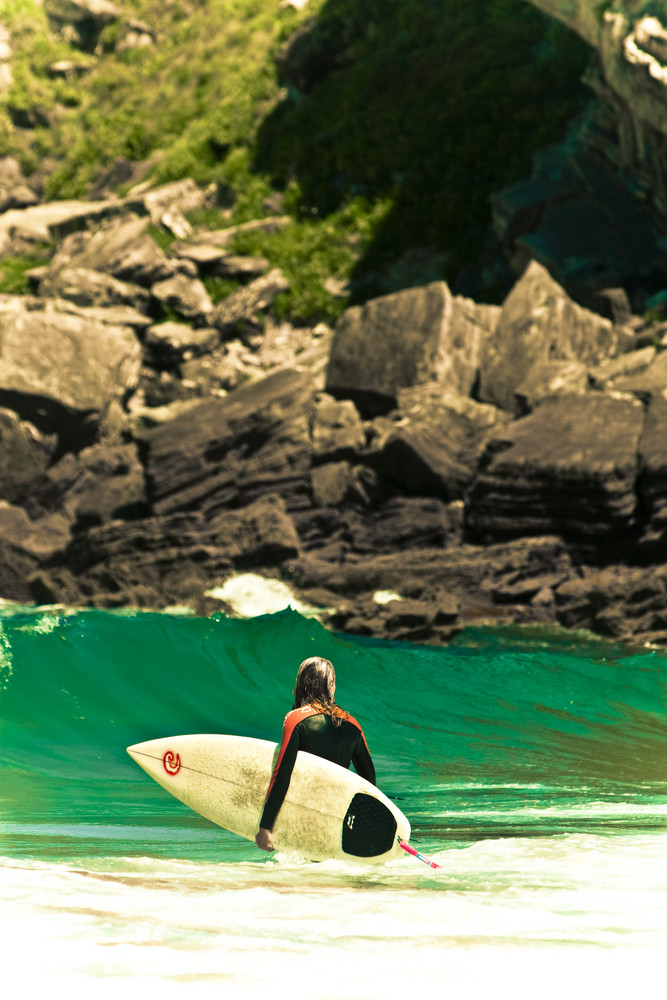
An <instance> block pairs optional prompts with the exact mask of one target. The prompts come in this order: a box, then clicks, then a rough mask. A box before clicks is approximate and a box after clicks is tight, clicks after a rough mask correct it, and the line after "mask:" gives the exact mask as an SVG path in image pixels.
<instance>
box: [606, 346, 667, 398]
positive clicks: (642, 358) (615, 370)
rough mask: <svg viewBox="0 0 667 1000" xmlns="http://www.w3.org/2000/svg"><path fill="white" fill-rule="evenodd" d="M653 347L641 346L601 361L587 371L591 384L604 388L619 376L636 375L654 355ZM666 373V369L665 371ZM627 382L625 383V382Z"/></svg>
mask: <svg viewBox="0 0 667 1000" xmlns="http://www.w3.org/2000/svg"><path fill="white" fill-rule="evenodd" d="M656 353H657V352H656V349H655V347H643V348H641V349H640V350H638V351H629V352H628V353H627V354H622V355H621V356H620V357H619V358H612V359H611V360H610V361H603V362H602V364H601V365H597V366H596V367H595V368H592V369H590V370H589V372H588V377H589V379H590V382H591V384H592V385H593V386H594V387H595V388H596V389H604V388H606V387H609V386H611V385H613V384H614V382H615V380H616V379H617V378H618V377H619V376H623V375H636V374H637V373H638V372H643V371H645V370H646V369H647V368H648V367H649V366H650V365H651V364H652V362H653V361H655V357H656ZM665 374H666V375H667V370H666V372H665ZM626 384H627V383H626Z"/></svg>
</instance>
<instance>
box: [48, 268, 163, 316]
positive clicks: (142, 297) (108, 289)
mask: <svg viewBox="0 0 667 1000" xmlns="http://www.w3.org/2000/svg"><path fill="white" fill-rule="evenodd" d="M39 294H40V295H42V296H44V297H49V296H52V297H57V298H63V299H68V300H70V301H71V302H74V303H76V304H77V305H80V306H97V307H100V308H105V307H106V306H129V307H130V308H131V309H136V310H137V311H141V312H144V313H145V312H147V311H148V306H149V303H150V294H149V292H147V291H146V289H144V288H141V287H140V286H139V285H131V284H129V283H128V282H126V281H119V280H118V278H113V277H112V276H111V275H110V274H103V273H102V272H101V271H93V270H91V269H90V268H84V267H63V268H61V269H59V270H52V269H50V268H47V269H46V273H45V274H44V276H43V277H42V279H41V281H40V282H39Z"/></svg>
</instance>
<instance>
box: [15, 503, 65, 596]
mask: <svg viewBox="0 0 667 1000" xmlns="http://www.w3.org/2000/svg"><path fill="white" fill-rule="evenodd" d="M68 541H69V530H68V526H67V522H66V521H65V520H64V518H60V517H58V516H57V515H56V516H55V517H48V518H42V519H40V520H38V521H32V520H31V519H30V518H29V517H28V515H27V514H26V512H25V511H24V510H22V509H21V508H20V507H15V506H13V505H12V504H9V503H6V502H4V501H0V594H1V595H2V596H3V598H5V599H8V600H13V601H24V602H27V603H32V600H33V597H32V592H31V590H30V586H29V583H28V581H29V578H30V576H31V575H32V573H34V572H35V570H36V568H37V566H38V565H39V562H40V561H41V560H44V559H48V558H52V557H54V556H55V555H56V553H58V552H61V551H62V550H64V548H65V547H66V545H67V542H68Z"/></svg>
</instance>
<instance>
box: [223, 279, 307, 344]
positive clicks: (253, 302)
mask: <svg viewBox="0 0 667 1000" xmlns="http://www.w3.org/2000/svg"><path fill="white" fill-rule="evenodd" d="M288 289H289V282H288V281H287V279H286V278H285V276H284V274H283V273H282V271H281V270H279V268H274V269H273V270H272V271H269V273H268V274H267V275H264V277H262V278H257V279H256V280H255V281H252V282H251V283H250V284H249V285H247V286H246V287H245V288H239V289H237V291H235V292H232V294H231V295H228V296H227V298H226V299H223V301H222V302H220V303H219V305H217V306H216V307H215V309H214V310H213V312H212V313H211V315H210V317H209V319H210V323H211V325H212V326H215V327H217V328H218V329H219V330H220V331H221V332H222V334H223V335H226V336H230V335H234V334H235V333H238V332H242V331H243V329H244V328H245V327H246V326H250V327H255V326H256V325H257V322H258V321H257V314H258V313H260V312H264V311H265V310H266V309H268V308H269V307H270V306H271V305H272V304H273V302H274V300H275V299H276V297H277V296H278V295H279V294H280V293H281V292H286V291H287V290H288Z"/></svg>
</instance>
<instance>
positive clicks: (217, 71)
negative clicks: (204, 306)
mask: <svg viewBox="0 0 667 1000" xmlns="http://www.w3.org/2000/svg"><path fill="white" fill-rule="evenodd" d="M122 6H123V9H124V10H125V11H126V12H127V14H128V15H130V16H134V17H137V18H140V19H142V20H144V21H145V22H146V23H148V24H150V25H151V26H152V27H153V28H154V29H155V30H156V31H157V36H158V41H157V44H156V45H154V46H151V47H146V48H138V49H130V50H127V51H114V49H113V44H114V39H115V37H117V35H118V28H117V26H115V25H112V26H109V28H107V29H105V32H104V33H103V36H102V39H101V44H102V53H101V55H99V56H98V57H97V58H94V57H91V56H87V55H85V54H82V53H81V52H79V51H78V50H75V49H73V48H72V47H71V46H70V45H68V44H67V43H66V42H64V41H62V40H61V39H60V38H58V37H57V36H55V35H53V34H52V33H51V32H50V31H49V26H48V23H47V20H46V15H45V12H44V9H43V7H42V6H41V4H38V3H36V2H35V0H0V21H2V22H3V23H5V24H6V25H7V26H8V28H9V29H10V31H11V33H12V45H13V53H14V54H13V62H12V67H13V72H14V84H13V86H12V88H11V91H10V93H9V94H8V95H7V96H6V99H5V100H4V102H3V104H2V105H0V140H1V141H2V142H3V146H4V148H5V149H6V150H7V151H9V152H13V153H14V154H15V155H17V156H19V158H20V159H21V162H22V164H23V167H24V170H25V171H26V172H27V173H28V174H31V173H32V172H34V171H37V170H38V169H40V168H42V165H43V164H44V162H47V163H48V162H50V161H54V162H55V163H56V164H57V165H56V166H55V169H53V170H51V171H50V172H49V175H48V179H47V182H46V190H45V195H46V197H48V198H72V197H83V196H84V195H85V194H86V192H87V190H88V189H89V188H90V187H91V185H92V184H93V183H94V182H95V181H96V180H97V179H98V177H99V176H100V174H101V173H102V172H103V171H104V170H106V169H108V168H109V167H110V166H111V165H112V164H113V163H114V162H115V161H116V160H117V159H118V158H120V157H124V158H127V159H129V160H131V161H149V162H150V163H151V164H152V171H151V179H152V180H153V181H154V182H156V183H158V182H163V181H168V180H174V179H178V178H181V177H185V176H191V177H193V178H194V179H195V180H196V181H198V182H199V183H201V184H208V183H210V182H213V181H217V182H219V183H220V184H224V185H226V186H227V187H228V188H230V189H231V190H232V191H233V192H234V195H235V198H234V205H233V217H232V219H231V220H230V221H231V222H233V223H236V222H243V221H246V220H248V219H251V218H256V217H258V216H261V215H263V214H265V211H266V210H265V208H264V203H265V201H266V199H267V197H268V196H269V195H272V194H275V191H276V190H278V191H281V192H283V195H284V210H285V212H287V213H288V214H290V215H291V216H292V217H293V220H294V221H293V223H292V224H291V225H289V226H287V227H286V228H284V229H283V230H282V231H280V232H278V233H274V234H271V235H267V234H263V235H261V236H260V235H257V234H254V235H253V236H249V235H247V234H246V235H244V236H243V237H242V238H241V237H239V239H238V241H237V245H236V246H235V247H234V249H235V250H236V251H237V252H252V253H262V254H263V255H264V256H266V257H268V258H269V260H270V261H271V264H272V265H273V266H279V267H282V268H283V269H284V271H285V273H286V275H287V277H288V278H289V280H290V281H291V283H292V291H291V292H290V293H286V294H285V295H283V296H281V298H280V300H279V308H280V310H281V311H282V312H283V314H284V315H290V316H291V317H293V318H295V319H298V320H301V321H312V320H318V319H329V320H331V319H333V318H335V316H336V315H337V314H338V313H339V312H340V310H341V309H342V308H343V307H344V306H345V304H346V301H347V300H346V299H345V298H341V297H338V296H337V295H335V294H332V293H331V292H330V291H327V290H326V289H325V287H324V283H325V282H326V281H327V279H328V278H334V279H335V281H336V282H337V285H338V287H341V286H344V285H345V284H346V283H347V284H348V286H349V289H350V297H351V300H353V301H354V300H357V301H358V300H362V299H364V298H366V297H368V296H369V295H373V294H379V293H382V292H385V291H390V290H393V289H396V288H400V287H405V286H406V285H410V284H416V283H419V282H423V281H427V280H432V279H434V278H445V279H447V280H448V281H450V282H451V283H455V282H456V279H457V277H458V276H459V275H461V273H462V272H464V271H465V269H466V268H468V267H470V265H472V264H473V263H474V262H475V261H476V260H477V259H478V258H479V256H480V253H481V250H482V247H483V241H484V235H485V232H486V230H487V228H488V225H489V217H490V212H489V196H490V194H491V193H492V192H493V191H495V190H498V189H500V188H502V187H503V186H505V185H508V184H511V183H513V182H514V181H516V180H518V179H520V178H522V177H525V176H526V175H527V174H528V173H529V171H530V167H531V160H532V156H533V154H534V153H535V151H536V150H537V149H539V148H540V147H543V146H544V145H546V144H547V143H549V142H551V141H554V140H556V139H558V138H559V137H560V136H561V135H562V133H563V130H564V128H565V127H566V123H567V122H568V120H569V119H570V117H571V116H572V115H573V113H574V112H575V111H576V110H578V108H579V107H580V106H581V104H582V102H583V101H584V100H585V99H586V98H587V96H588V95H587V92H585V91H584V90H583V88H582V86H581V85H580V83H579V78H580V75H581V72H582V69H583V67H584V65H585V61H586V59H587V50H586V48H585V46H584V44H583V43H582V42H580V41H579V40H578V39H577V38H575V37H573V36H572V35H571V34H569V33H567V31H566V30H565V29H564V28H563V27H561V26H560V25H558V24H557V23H556V22H550V21H548V20H547V19H546V18H545V17H544V16H543V15H541V14H540V13H539V12H538V11H537V10H536V9H535V8H533V7H531V6H530V5H529V4H528V3H526V2H525V0H475V2H470V0H468V2H467V3H462V2H461V0H439V2H438V3H433V0H396V2H394V3H387V2H386V0H364V3H359V0H310V4H309V5H308V7H307V8H306V9H305V11H303V12H297V11H295V10H294V9H292V8H286V9H281V8H280V7H279V4H278V2H277V0H188V2H187V3H186V2H178V0H174V2H173V3H170V4H165V3H164V2H162V0H123V4H122ZM311 21H313V22H314V23H315V29H314V31H313V32H312V33H310V34H309V35H308V37H307V38H306V39H305V41H304V42H303V43H302V46H301V50H302V54H301V55H299V52H298V51H296V52H295V55H294V58H295V59H296V60H297V62H298V61H299V60H301V63H300V65H299V67H298V72H301V75H302V76H304V74H305V78H306V79H307V80H308V84H307V85H306V86H303V85H302V86H300V87H299V88H297V87H296V86H295V78H296V77H297V76H298V72H297V73H295V72H294V71H292V72H290V71H289V70H288V72H287V75H286V78H285V79H280V78H279V76H278V72H277V70H276V64H275V61H274V57H275V56H276V54H277V53H278V51H279V49H280V47H281V45H282V44H283V43H284V42H285V41H286V40H287V39H288V38H290V37H291V36H293V34H294V32H295V31H296V29H297V28H299V27H300V26H302V25H304V24H307V23H310V22H311ZM304 53H305V55H304ZM61 59H71V60H73V61H76V62H77V63H86V62H88V63H90V64H91V67H92V68H91V69H90V70H89V72H87V73H86V74H85V75H84V76H82V77H81V78H80V79H77V80H73V79H69V80H67V79H63V78H57V77H56V78H54V77H53V76H52V75H51V73H50V70H49V67H50V65H51V64H52V63H53V62H54V61H56V60H61ZM330 287H331V286H330ZM223 291H224V289H222V288H218V289H216V295H217V294H222V293H223ZM489 294H490V293H489Z"/></svg>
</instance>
